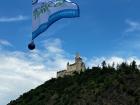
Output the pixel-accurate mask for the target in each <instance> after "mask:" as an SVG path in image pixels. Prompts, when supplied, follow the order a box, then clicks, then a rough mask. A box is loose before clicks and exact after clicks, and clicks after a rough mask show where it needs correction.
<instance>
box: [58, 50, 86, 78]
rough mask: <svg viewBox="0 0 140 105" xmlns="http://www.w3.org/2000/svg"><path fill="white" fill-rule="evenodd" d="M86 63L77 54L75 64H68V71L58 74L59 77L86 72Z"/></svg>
mask: <svg viewBox="0 0 140 105" xmlns="http://www.w3.org/2000/svg"><path fill="white" fill-rule="evenodd" d="M85 69H86V67H85V63H84V62H83V61H82V58H81V57H80V54H79V53H77V54H76V57H75V63H73V64H69V62H68V63H67V69H66V70H62V71H59V72H57V77H64V76H65V75H73V73H74V72H77V73H80V72H83V71H85Z"/></svg>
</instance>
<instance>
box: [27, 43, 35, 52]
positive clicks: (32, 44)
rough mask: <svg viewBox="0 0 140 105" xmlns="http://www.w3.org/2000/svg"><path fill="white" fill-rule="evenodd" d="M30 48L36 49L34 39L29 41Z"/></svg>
mask: <svg viewBox="0 0 140 105" xmlns="http://www.w3.org/2000/svg"><path fill="white" fill-rule="evenodd" d="M28 48H29V49H30V50H34V49H35V44H34V41H32V42H31V43H29V45H28Z"/></svg>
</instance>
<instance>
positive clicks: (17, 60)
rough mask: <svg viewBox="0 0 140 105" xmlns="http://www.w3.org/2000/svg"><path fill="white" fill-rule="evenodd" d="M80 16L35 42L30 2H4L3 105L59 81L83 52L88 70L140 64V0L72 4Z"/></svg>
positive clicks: (0, 28) (0, 26)
mask: <svg viewBox="0 0 140 105" xmlns="http://www.w3.org/2000/svg"><path fill="white" fill-rule="evenodd" d="M73 1H75V2H76V3H78V4H79V6H80V13H81V16H80V17H79V18H74V19H62V20H60V21H58V22H56V23H55V24H53V25H52V26H51V27H50V28H49V29H48V30H47V31H46V32H45V33H43V34H41V35H40V36H39V37H38V38H37V39H36V40H35V42H36V46H37V49H36V50H35V51H32V52H31V51H29V50H28V49H27V45H28V43H29V41H30V40H31V33H32V32H31V30H32V26H31V22H32V20H31V18H32V17H31V14H32V13H31V11H32V6H31V1H30V0H10V1H8V2H7V1H5V0H0V100H1V101H0V105H6V103H8V102H9V101H10V100H12V99H15V98H17V97H19V95H21V94H22V93H24V92H26V91H28V90H30V89H32V88H35V87H36V86H38V85H40V84H42V83H44V82H45V81H46V80H48V79H50V78H52V77H55V76H56V71H59V70H61V69H64V68H65V67H66V63H67V62H68V61H69V62H73V58H74V55H75V53H76V52H80V54H81V56H82V57H83V59H84V61H85V62H86V65H87V66H90V67H91V66H95V65H98V64H100V63H101V62H102V61H103V60H105V59H106V60H107V62H108V63H110V62H113V61H115V62H116V63H119V62H123V61H127V62H131V61H132V60H136V61H137V63H138V64H140V60H139V59H140V53H139V52H140V13H139V11H140V6H139V4H140V0H73Z"/></svg>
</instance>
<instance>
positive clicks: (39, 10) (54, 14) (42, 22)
mask: <svg viewBox="0 0 140 105" xmlns="http://www.w3.org/2000/svg"><path fill="white" fill-rule="evenodd" d="M79 14H80V12H79V6H78V5H77V4H76V3H73V2H71V1H69V0H32V40H33V39H35V38H36V37H37V36H38V35H40V34H41V33H43V32H44V31H46V30H47V29H48V28H49V27H50V26H51V25H52V24H53V23H54V22H56V21H57V20H60V19H62V18H74V17H79Z"/></svg>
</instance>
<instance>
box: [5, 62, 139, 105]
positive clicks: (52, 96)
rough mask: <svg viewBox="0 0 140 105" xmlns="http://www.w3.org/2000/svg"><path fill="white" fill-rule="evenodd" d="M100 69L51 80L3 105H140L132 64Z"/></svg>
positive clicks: (136, 70) (137, 71) (137, 83)
mask: <svg viewBox="0 0 140 105" xmlns="http://www.w3.org/2000/svg"><path fill="white" fill-rule="evenodd" d="M102 66H103V67H102V68H101V67H93V68H92V69H87V70H86V72H82V73H81V74H77V73H75V75H74V76H65V77H64V78H57V79H51V80H49V81H47V82H46V83H44V84H43V85H41V86H39V87H37V88H36V89H33V90H31V91H29V92H27V93H25V94H23V95H21V96H20V97H19V98H18V99H17V100H15V101H11V102H10V103H9V104H7V105H140V71H139V69H138V67H137V65H136V62H135V61H133V62H132V63H131V64H130V65H128V64H126V63H122V64H121V65H118V66H117V67H116V68H114V65H112V66H107V65H106V63H105V62H103V63H102Z"/></svg>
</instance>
